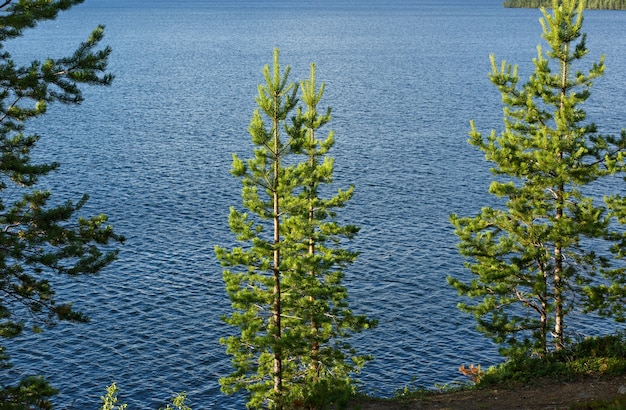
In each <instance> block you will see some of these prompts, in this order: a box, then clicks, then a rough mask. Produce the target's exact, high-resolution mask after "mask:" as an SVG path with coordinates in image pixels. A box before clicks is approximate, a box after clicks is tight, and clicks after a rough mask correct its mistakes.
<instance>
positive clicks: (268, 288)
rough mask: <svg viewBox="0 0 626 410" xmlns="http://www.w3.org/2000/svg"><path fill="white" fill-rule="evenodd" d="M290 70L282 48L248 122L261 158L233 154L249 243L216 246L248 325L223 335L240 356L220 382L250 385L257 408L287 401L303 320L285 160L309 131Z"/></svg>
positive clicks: (238, 225)
mask: <svg viewBox="0 0 626 410" xmlns="http://www.w3.org/2000/svg"><path fill="white" fill-rule="evenodd" d="M289 71H290V69H289V67H287V68H286V69H285V72H284V73H281V70H280V64H279V52H278V50H275V51H274V64H273V68H272V69H271V70H270V67H269V66H265V68H264V70H263V75H264V77H265V82H266V84H265V85H261V86H259V94H258V97H257V104H258V106H259V108H258V109H257V110H256V111H255V112H254V114H253V117H252V121H251V123H250V127H249V129H248V130H249V132H250V135H251V136H252V142H253V144H254V145H255V146H256V148H255V150H254V157H253V158H251V159H249V160H248V161H247V162H244V161H242V160H241V159H239V158H238V157H237V156H236V155H235V156H233V165H232V171H231V172H232V174H233V175H235V176H236V177H239V178H241V180H242V183H243V190H242V198H243V205H244V207H245V208H246V209H248V211H249V212H250V214H248V213H241V212H239V211H237V210H235V208H231V210H230V215H229V219H228V220H229V225H230V228H231V230H232V231H233V232H234V233H235V234H236V235H237V240H239V241H241V242H245V243H248V244H249V246H248V247H246V248H244V247H237V248H234V249H231V250H227V249H224V248H220V247H216V255H217V258H218V259H219V260H220V261H221V263H222V265H223V266H225V267H228V268H230V269H225V270H224V272H223V276H224V281H225V282H226V291H227V293H228V295H229V297H230V299H231V301H232V305H233V308H234V309H235V312H234V313H233V314H232V315H231V316H230V317H228V318H225V320H226V323H228V324H230V325H232V326H237V327H240V328H241V334H240V335H238V336H231V337H228V338H226V339H223V340H222V341H221V342H222V343H223V344H225V345H226V347H227V350H226V351H227V353H229V354H231V355H233V365H234V367H235V372H234V373H233V374H231V375H230V376H228V377H225V378H223V379H220V383H221V384H222V389H223V391H224V392H225V393H227V394H231V393H234V392H237V391H239V390H242V389H243V390H247V392H248V393H249V395H250V400H249V402H248V406H249V407H251V408H260V407H269V408H276V409H280V408H282V407H283V405H282V403H283V401H284V398H283V397H282V396H283V393H284V390H285V388H286V386H285V383H284V380H285V379H287V378H288V375H287V374H286V371H285V369H283V366H284V365H286V364H287V363H286V360H285V358H286V355H287V354H288V352H290V351H292V350H294V347H293V346H290V344H292V343H294V341H297V339H296V338H294V337H293V335H292V332H291V331H290V329H291V328H296V329H297V328H298V324H297V323H295V324H292V323H290V322H292V321H294V320H295V319H293V318H287V317H285V306H284V301H283V293H284V290H283V289H282V288H281V286H282V284H283V283H282V282H283V276H284V271H285V267H284V262H283V260H282V251H283V248H285V247H286V246H287V245H286V241H285V239H284V238H283V233H282V225H281V224H282V220H283V219H284V210H283V201H284V200H285V198H286V197H288V196H290V195H291V193H292V191H293V190H294V189H295V187H296V184H297V178H295V177H294V175H295V168H294V166H293V165H292V166H287V165H286V159H287V157H289V156H290V155H292V154H293V153H294V152H297V151H298V150H299V147H300V146H301V145H302V137H303V135H302V132H300V130H299V129H297V128H296V127H290V126H288V124H287V117H288V116H289V114H290V113H291V112H292V111H293V110H294V109H295V108H296V104H297V98H296V94H297V90H298V88H297V85H296V84H294V83H290V82H288V76H289ZM264 119H265V120H267V121H268V123H266V121H265V120H264ZM231 269H233V270H231Z"/></svg>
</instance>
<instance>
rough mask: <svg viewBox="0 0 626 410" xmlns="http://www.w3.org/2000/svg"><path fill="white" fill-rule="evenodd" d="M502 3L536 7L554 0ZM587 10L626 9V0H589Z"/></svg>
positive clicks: (507, 0)
mask: <svg viewBox="0 0 626 410" xmlns="http://www.w3.org/2000/svg"><path fill="white" fill-rule="evenodd" d="M502 5H503V6H504V7H505V8H526V9H534V8H539V7H551V6H552V0H506V1H505V2H504V3H502ZM585 9H586V10H626V0H588V1H587V4H585Z"/></svg>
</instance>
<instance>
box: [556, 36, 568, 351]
mask: <svg viewBox="0 0 626 410" xmlns="http://www.w3.org/2000/svg"><path fill="white" fill-rule="evenodd" d="M564 48H565V49H564V50H563V53H564V55H565V56H567V55H568V54H569V44H567V43H566V44H565V45H564ZM567 64H568V63H567V61H566V60H565V59H562V60H561V105H560V113H561V115H565V114H564V113H563V110H564V108H565V97H566V92H567ZM562 138H564V139H567V138H568V136H567V135H563V136H562ZM557 155H558V159H559V162H561V161H562V160H563V152H562V151H559V152H558V154H557ZM564 191H565V186H564V184H563V181H559V186H558V190H557V198H556V200H557V204H556V205H557V208H556V220H557V221H558V220H559V219H561V218H562V217H563V206H564V202H563V193H564ZM563 315H564V312H563V249H562V246H561V244H560V243H559V242H558V241H557V242H556V243H555V244H554V316H555V317H554V338H555V340H554V348H555V349H556V350H561V349H562V348H563V345H564V340H563Z"/></svg>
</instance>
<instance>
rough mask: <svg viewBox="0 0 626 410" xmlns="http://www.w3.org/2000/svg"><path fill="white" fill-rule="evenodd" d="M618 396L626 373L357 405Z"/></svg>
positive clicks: (562, 402)
mask: <svg viewBox="0 0 626 410" xmlns="http://www.w3.org/2000/svg"><path fill="white" fill-rule="evenodd" d="M620 395H623V396H626V375H621V376H615V377H610V378H600V379H597V378H595V379H586V380H581V381H575V382H559V381H554V380H541V381H537V382H534V383H533V384H532V385H519V386H512V387H511V388H507V389H494V388H491V389H489V388H486V389H482V390H476V391H465V392H454V393H447V394H436V395H433V396H430V397H427V398H424V399H421V400H415V401H410V402H391V401H370V402H363V403H359V405H360V406H361V409H362V410H417V409H449V410H461V409H462V410H481V409H487V410H492V409H493V410H499V409H501V410H513V409H525V410H535V409H536V410H552V409H559V410H560V409H569V408H570V406H572V405H573V404H576V403H581V402H590V401H594V400H612V399H615V398H616V397H618V396H620ZM579 408H580V409H583V408H582V407H579Z"/></svg>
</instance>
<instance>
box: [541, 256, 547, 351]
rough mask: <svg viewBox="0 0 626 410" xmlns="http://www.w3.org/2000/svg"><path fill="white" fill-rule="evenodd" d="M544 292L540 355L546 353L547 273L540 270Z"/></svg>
mask: <svg viewBox="0 0 626 410" xmlns="http://www.w3.org/2000/svg"><path fill="white" fill-rule="evenodd" d="M542 271H543V281H544V286H545V287H544V291H543V294H542V299H541V355H542V356H545V355H546V354H547V353H548V295H547V289H548V273H547V272H546V271H545V270H544V269H543V268H542Z"/></svg>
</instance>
